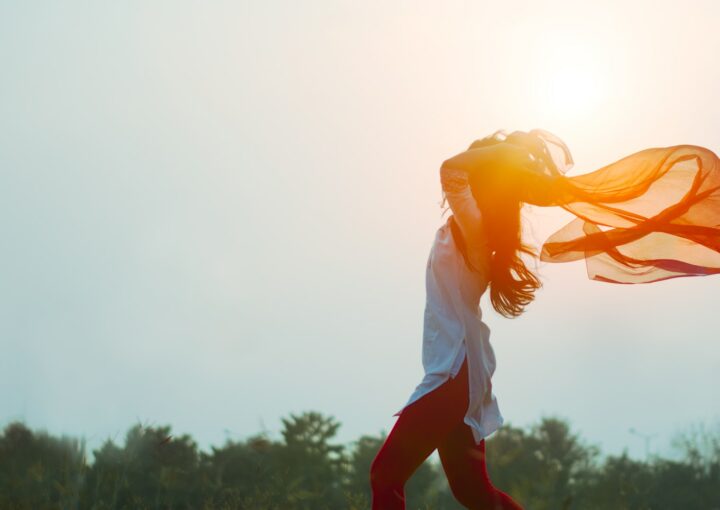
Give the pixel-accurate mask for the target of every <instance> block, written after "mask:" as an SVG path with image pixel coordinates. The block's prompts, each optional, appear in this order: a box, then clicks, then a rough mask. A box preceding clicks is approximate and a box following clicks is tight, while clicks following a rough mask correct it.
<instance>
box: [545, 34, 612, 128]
mask: <svg viewBox="0 0 720 510" xmlns="http://www.w3.org/2000/svg"><path fill="white" fill-rule="evenodd" d="M585 42H586V41H584V40H583V38H582V37H579V36H578V35H577V34H566V35H565V36H562V35H556V37H552V38H548V39H546V40H544V41H542V43H541V44H539V45H538V46H537V47H536V48H535V50H534V53H535V56H534V58H533V60H532V61H533V62H534V66H533V67H534V68H535V69H534V79H533V80H532V86H533V91H532V92H533V96H534V97H533V102H534V104H535V107H536V108H537V110H538V111H539V113H541V114H542V115H543V116H545V117H553V118H561V119H566V120H569V119H572V118H578V117H585V116H588V115H590V114H592V113H593V112H594V111H596V110H597V109H599V108H601V107H602V104H603V102H604V101H607V99H608V97H607V94H608V91H609V88H608V79H609V75H610V73H609V72H608V69H607V65H606V64H605V62H603V59H602V58H601V57H602V55H601V54H599V53H598V52H597V51H595V50H596V49H597V48H596V45H595V46H594V45H591V44H584V43H585Z"/></svg>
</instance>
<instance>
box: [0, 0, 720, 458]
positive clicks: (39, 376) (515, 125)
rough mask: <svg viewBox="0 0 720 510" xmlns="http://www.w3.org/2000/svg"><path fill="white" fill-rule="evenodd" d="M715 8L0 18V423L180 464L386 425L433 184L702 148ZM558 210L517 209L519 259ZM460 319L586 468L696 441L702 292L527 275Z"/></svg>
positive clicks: (704, 356) (432, 206)
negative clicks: (148, 435)
mask: <svg viewBox="0 0 720 510" xmlns="http://www.w3.org/2000/svg"><path fill="white" fill-rule="evenodd" d="M718 19H720V4H719V3H717V2H713V1H711V0H707V1H696V0H691V1H687V2H682V3H679V2H667V1H657V0H655V1H623V2H614V1H610V2H604V3H602V5H600V4H596V5H592V6H591V5H590V4H588V3H585V2H573V1H570V0H567V1H548V2H529V1H527V2H513V3H512V4H508V3H505V2H493V3H491V2H469V1H466V2H459V1H446V2H429V1H424V2H417V1H412V2H411V1H397V2H394V1H370V2H350V1H342V0H341V1H337V0H333V1H330V0H328V1H319V0H317V1H309V2H291V1H285V2H280V1H276V0H263V1H259V0H258V1H254V2H248V1H244V2H243V1H241V2H230V1H217V2H192V1H184V0H183V1H181V0H173V1H169V0H168V1H162V2H138V1H133V2H120V3H118V2H115V3H112V2H91V3H88V2H62V3H57V2H0V61H2V75H0V176H1V178H0V194H2V200H0V208H1V211H2V214H0V231H1V232H2V233H3V249H2V251H0V274H1V279H2V286H1V287H0V347H1V348H2V353H3V356H2V358H0V386H1V387H2V388H5V391H3V392H0V426H4V425H6V424H7V423H9V422H10V421H11V420H18V419H19V420H24V421H25V422H26V423H27V424H28V425H30V426H31V427H33V428H45V429H47V430H48V431H50V432H52V433H56V434H62V433H64V434H70V435H76V436H77V435H84V436H85V437H86V438H87V439H88V442H89V445H90V446H91V447H97V446H98V445H99V444H100V443H101V442H102V441H103V440H104V439H105V438H108V437H110V438H114V439H118V440H121V439H122V438H123V437H124V434H125V432H126V431H127V429H128V428H129V427H130V426H131V425H133V424H134V423H137V422H138V421H141V422H143V423H150V424H156V425H164V424H169V425H172V427H173V431H174V432H175V433H179V434H182V433H189V434H191V435H192V436H193V437H194V438H196V439H197V440H198V441H199V442H200V445H201V446H202V447H204V448H207V447H208V446H209V445H211V444H213V445H218V444H221V443H222V442H223V441H224V440H225V438H231V439H242V438H245V437H247V436H249V435H251V434H255V433H258V432H259V431H260V430H262V429H263V428H265V429H266V430H267V431H268V432H269V433H270V434H271V436H272V437H275V438H279V431H280V429H281V422H280V418H281V417H285V416H288V415H289V413H300V412H302V411H306V410H317V411H320V412H322V413H325V414H329V415H333V416H334V417H335V418H336V419H337V420H338V421H340V422H341V423H342V427H341V429H340V433H339V437H338V439H339V440H340V441H341V442H349V441H352V440H355V439H357V438H358V437H359V436H360V435H362V434H377V433H379V432H380V431H381V430H383V429H384V430H385V431H389V430H390V428H391V427H392V425H393V424H394V422H395V419H396V418H394V417H392V415H393V413H395V412H396V411H397V410H398V409H399V408H400V407H401V406H402V405H404V403H405V402H406V400H407V398H408V397H409V395H410V393H411V392H412V390H413V389H414V388H415V385H416V384H418V383H419V382H420V380H421V378H422V365H421V341H422V314H423V306H424V300H425V294H424V292H425V288H424V278H425V274H424V270H425V264H426V261H427V256H428V253H429V250H430V246H431V243H432V239H433V236H434V233H435V230H436V229H437V228H438V227H439V226H440V225H441V224H442V223H443V222H444V221H445V218H444V217H441V212H442V211H441V209H440V205H439V204H440V199H441V195H440V182H439V174H438V170H439V166H440V163H441V162H442V161H443V160H444V159H446V158H447V157H449V156H451V155H453V154H456V153H458V152H460V151H462V150H464V149H465V148H466V147H467V146H468V145H469V144H470V143H471V142H472V141H473V140H474V139H476V138H480V137H483V136H485V135H487V134H489V133H492V132H493V131H495V130H496V129H499V128H505V129H508V130H514V129H523V130H528V129H532V128H535V127H541V128H544V129H547V130H549V131H551V132H553V133H554V134H556V135H558V136H560V137H561V138H562V139H563V140H564V141H565V142H566V143H567V144H568V146H569V147H570V149H571V151H572V152H573V156H574V159H575V162H576V164H575V169H574V170H572V171H571V173H584V172H587V171H591V170H593V169H596V168H598V167H600V166H602V165H605V164H607V163H610V162H613V161H615V160H617V159H619V158H621V157H623V156H625V155H628V154H630V153H631V152H635V151H637V150H641V149H644V148H647V147H653V146H667V145H675V144H684V143H689V144H695V145H704V146H706V147H708V148H710V149H712V150H714V151H715V152H720V99H719V98H718V90H720V66H718V65H717V55H718V54H720V31H718V30H717V20H718ZM566 219H567V216H566V214H565V213H564V212H563V211H558V210H551V209H545V210H538V209H536V210H532V211H529V212H528V220H529V222H528V224H529V227H530V229H531V234H532V239H534V240H535V243H536V244H538V243H540V242H542V240H543V239H544V238H545V236H546V235H547V234H549V233H550V232H552V231H554V230H555V229H557V228H559V227H560V226H561V225H562V224H563V221H564V220H566ZM540 274H541V275H542V277H543V281H544V288H543V289H542V290H541V291H540V292H539V293H538V295H537V299H536V301H535V302H534V303H533V304H532V305H531V306H530V307H529V308H528V311H527V312H526V314H525V315H523V316H522V317H520V318H518V319H515V320H508V319H504V318H502V317H500V316H499V315H498V314H496V313H495V312H494V311H493V310H492V309H491V307H490V305H489V302H488V301H487V297H484V298H483V301H482V306H483V310H484V314H485V315H484V317H485V321H486V322H487V323H488V325H489V326H490V328H491V330H492V336H491V342H492V344H493V347H494V348H495V353H496V356H497V361H498V367H497V371H496V373H495V379H494V381H495V382H494V385H495V393H496V395H497V397H498V401H499V404H500V408H501V411H502V413H503V415H504V417H505V420H506V422H508V423H511V424H513V425H519V426H525V425H528V424H531V423H534V422H536V421H537V420H539V418H540V417H541V416H543V415H557V416H560V417H563V418H567V419H568V420H569V421H570V422H571V424H572V426H573V429H574V430H575V431H577V432H579V433H580V434H581V435H582V437H583V438H584V439H585V440H587V441H588V442H591V443H594V444H597V445H599V446H601V448H602V449H603V451H604V452H605V453H620V452H621V451H622V450H623V449H624V448H627V449H628V450H629V452H630V453H631V454H632V455H635V456H642V455H643V453H644V442H643V440H642V439H641V438H640V437H638V436H635V435H632V434H630V432H629V429H630V428H634V429H636V430H637V431H639V432H640V433H642V434H652V435H653V439H652V443H651V446H652V451H653V452H657V453H662V454H666V455H670V454H671V452H672V450H671V439H672V437H673V435H674V434H676V433H677V432H680V431H683V430H687V429H688V428H689V427H691V426H694V425H697V424H700V423H709V424H711V425H715V424H718V423H720V411H719V410H720V393H719V392H718V391H717V388H718V385H719V383H720V345H719V344H718V332H717V316H716V315H715V314H716V313H717V309H716V307H717V302H718V297H719V296H720V277H717V276H716V277H706V278H687V279H678V280H671V281H666V282H660V283H656V284H651V285H637V286H622V285H611V284H604V283H599V282H592V281H589V280H588V279H587V277H586V275H585V268H584V266H583V265H582V264H581V263H573V264H563V265H552V266H551V265H543V266H541V267H540Z"/></svg>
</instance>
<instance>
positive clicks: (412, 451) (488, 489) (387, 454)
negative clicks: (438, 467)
mask: <svg viewBox="0 0 720 510" xmlns="http://www.w3.org/2000/svg"><path fill="white" fill-rule="evenodd" d="M468 399H469V396H468V379H467V358H466V359H465V361H463V364H462V367H461V369H460V372H458V374H457V376H456V377H455V378H450V379H448V380H447V381H446V382H444V383H443V384H442V385H441V386H440V387H438V388H436V389H434V390H433V391H431V392H430V393H428V394H426V395H423V396H422V397H420V398H419V399H418V400H416V401H415V402H413V403H412V404H410V405H409V406H407V407H406V408H405V409H403V411H402V413H400V416H398V419H397V421H396V422H395V425H394V426H393V428H392V430H391V431H390V434H389V435H388V437H387V438H386V439H385V442H384V443H383V445H382V447H381V448H380V451H379V452H378V454H377V455H376V456H375V459H374V460H373V462H372V466H371V468H370V484H371V487H372V510H404V509H405V490H404V486H405V482H406V481H407V480H408V479H409V478H410V476H411V475H412V474H413V472H414V471H415V470H416V469H417V468H418V467H420V465H421V464H422V463H423V462H424V461H425V459H427V458H428V457H429V456H430V454H431V453H432V452H433V451H434V450H435V449H436V448H437V450H438V453H439V455H440V461H441V462H442V467H443V470H444V471H445V475H446V476H447V479H448V483H449V485H450V489H451V490H452V493H453V496H455V498H456V499H457V500H458V502H459V503H460V504H462V505H463V506H465V507H467V508H470V509H473V510H496V509H497V510H505V509H513V510H522V507H521V506H520V505H518V504H517V503H515V502H514V501H513V500H512V499H511V498H510V497H509V496H508V495H507V494H505V493H504V492H502V491H500V490H498V489H496V488H495V487H493V485H492V483H491V482H490V478H489V477H488V472H487V467H486V466H485V440H483V441H481V442H480V444H475V440H474V438H473V435H472V430H471V429H470V427H469V426H468V425H466V424H465V422H464V421H463V418H464V416H465V412H466V411H467V408H468Z"/></svg>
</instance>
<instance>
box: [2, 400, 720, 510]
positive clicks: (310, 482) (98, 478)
mask: <svg viewBox="0 0 720 510" xmlns="http://www.w3.org/2000/svg"><path fill="white" fill-rule="evenodd" d="M339 427H340V423H339V422H338V421H336V419H335V418H334V417H332V416H326V415H323V414H321V413H319V412H315V411H308V412H304V413H301V414H298V415H294V414H290V415H289V416H288V417H285V418H282V438H281V439H278V440H274V439H271V438H270V437H268V435H267V434H266V433H259V434H255V435H252V436H250V437H248V438H246V439H244V440H240V441H231V440H228V441H226V443H225V444H224V445H223V446H220V447H215V446H213V447H211V448H210V451H202V450H200V449H199V448H198V445H197V444H196V443H195V441H194V440H193V439H192V438H191V437H190V436H189V435H179V436H178V435H174V434H172V433H171V429H170V427H169V426H158V427H148V426H143V425H140V424H138V425H135V426H133V427H131V428H130V429H129V431H128V432H127V435H126V437H125V441H124V444H122V445H118V444H116V443H115V442H113V441H111V440H107V441H106V442H105V443H104V444H103V445H102V446H101V447H100V448H98V449H97V450H94V452H93V454H94V460H93V462H91V463H90V462H88V460H87V455H86V448H85V443H84V441H83V440H80V439H77V438H72V437H55V436H52V435H50V434H48V433H46V432H44V431H33V430H31V429H29V428H28V427H27V426H25V425H24V424H23V423H21V422H13V423H10V424H8V425H7V426H6V427H5V429H4V430H3V433H2V435H1V436H0V508H2V509H7V510H26V509H32V510H44V509H53V510H54V509H62V510H66V509H67V510H126V509H127V510H142V509H148V510H150V509H152V510H155V509H157V510H161V509H162V510H195V509H197V510H367V509H369V508H370V482H369V472H370V464H371V463H372V460H373V459H374V457H375V454H376V453H377V451H378V450H379V448H380V446H381V445H382V443H383V441H384V440H385V437H386V433H385V432H382V433H380V434H379V435H377V436H373V435H363V436H362V437H360V438H359V439H358V440H356V441H353V442H352V443H350V444H339V443H337V442H336V441H334V438H335V436H336V434H337V431H338V429H339ZM676 445H677V446H678V447H679V449H680V451H681V452H682V458H681V459H680V460H670V459H666V458H661V457H659V456H655V457H652V458H650V459H647V460H644V461H639V460H634V459H631V458H630V457H629V456H628V455H627V453H623V454H622V455H617V456H602V455H601V452H600V450H599V449H598V448H597V447H595V446H593V445H590V444H586V443H585V442H584V441H583V440H582V439H581V438H580V437H579V435H578V434H577V433H575V432H573V431H572V430H571V428H570V425H569V423H568V422H567V421H565V420H562V419H559V418H554V417H545V418H542V419H541V420H539V421H538V422H537V423H536V424H534V425H532V426H530V427H527V428H525V429H523V428H518V427H513V426H512V425H507V424H506V425H504V426H503V427H501V428H500V430H499V431H498V432H496V433H495V434H494V435H493V436H492V437H491V438H489V439H488V441H487V463H488V470H489V472H490V476H491V479H492V481H493V483H494V484H495V485H496V486H498V487H499V488H500V489H502V490H504V491H505V492H508V493H509V494H510V495H511V496H512V497H513V498H514V499H515V500H517V501H518V502H520V503H521V504H522V505H523V506H524V507H525V508H527V509H529V510H605V509H607V510H624V509H627V510H635V509H637V510H665V509H667V510H695V509H697V510H713V509H716V510H720V434H717V433H708V432H704V431H702V430H701V431H695V432H693V433H691V434H684V435H681V436H679V437H678V438H677V439H676ZM405 492H406V499H407V508H408V509H409V510H416V509H419V510H458V509H462V508H463V507H462V506H460V505H459V504H458V503H457V502H456V501H455V500H454V498H453V496H452V493H451V491H450V489H449V487H448V485H447V481H446V479H445V475H444V473H443V471H442V468H441V466H440V464H439V463H438V462H436V461H433V460H431V459H429V460H427V461H426V462H425V463H424V464H423V465H422V466H420V468H418V470H417V471H416V472H415V473H414V474H413V476H412V477H411V479H410V480H409V481H408V483H407V485H406V487H405Z"/></svg>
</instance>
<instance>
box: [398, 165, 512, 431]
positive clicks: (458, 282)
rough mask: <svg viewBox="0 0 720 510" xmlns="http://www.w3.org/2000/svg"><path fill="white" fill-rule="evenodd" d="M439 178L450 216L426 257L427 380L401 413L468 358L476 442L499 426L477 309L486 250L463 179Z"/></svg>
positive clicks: (459, 174)
mask: <svg viewBox="0 0 720 510" xmlns="http://www.w3.org/2000/svg"><path fill="white" fill-rule="evenodd" d="M440 175H441V182H442V185H443V191H444V192H445V197H446V198H447V201H448V204H449V206H450V209H451V210H452V212H453V215H452V216H451V217H448V219H447V221H446V222H445V224H443V225H442V226H441V227H440V228H439V229H438V230H437V232H436V234H435V241H434V243H433V245H432V248H431V250H430V256H429V257H428V262H427V268H426V273H425V288H426V304H425V318H424V326H423V347H422V363H423V368H424V371H425V376H424V378H423V380H422V381H421V382H420V384H418V385H417V387H416V388H415V391H414V392H413V393H412V395H411V396H410V398H409V400H408V401H407V403H406V404H405V406H403V409H404V408H405V407H407V406H408V405H410V404H411V403H413V402H415V401H416V400H418V399H419V398H420V397H422V396H423V395H426V394H427V393H429V392H431V391H432V390H434V389H436V388H437V387H439V386H440V385H441V384H443V383H444V382H445V381H447V380H448V378H450V377H453V378H454V377H455V376H456V375H457V373H458V371H459V370H460V367H461V366H462V362H463V360H464V358H465V357H466V356H467V362H468V384H469V388H468V390H469V405H468V409H467V412H466V414H465V417H464V422H465V423H466V424H467V425H468V426H469V427H470V428H471V429H472V432H473V436H474V438H475V442H476V443H479V442H480V441H481V440H482V439H484V438H485V437H487V436H489V435H490V434H492V433H493V432H494V431H495V430H497V429H498V427H500V425H502V423H503V418H502V415H501V414H500V410H499V408H498V404H497V399H496V398H495V396H494V395H493V392H492V384H491V378H492V374H493V372H494V371H495V354H494V352H493V349H492V346H491V345H490V328H489V327H488V326H487V324H485V323H484V322H483V321H482V311H481V310H480V306H479V304H480V296H482V294H483V293H484V292H485V290H486V289H487V286H488V278H487V274H488V263H489V251H488V249H487V244H486V241H485V238H484V233H483V231H482V224H481V215H480V210H479V209H478V207H477V204H476V202H475V199H474V197H473V195H472V193H471V191H470V187H469V185H468V180H467V175H466V174H465V172H464V171H461V170H456V169H451V168H442V169H441V174H440ZM451 221H456V222H457V226H458V227H459V228H460V230H461V231H462V236H463V239H464V240H465V246H466V247H467V249H466V254H467V256H468V258H469V260H470V263H471V264H472V265H473V267H474V268H476V269H478V270H477V271H471V270H470V269H469V268H468V266H467V264H466V262H465V259H464V258H463V255H462V252H461V251H460V248H459V247H458V246H457V244H456V242H455V238H454V237H453V234H452V230H451V226H450V222H451ZM401 411H402V409H400V410H399V411H398V412H396V413H395V414H394V415H393V416H398V415H399V414H400V412H401Z"/></svg>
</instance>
